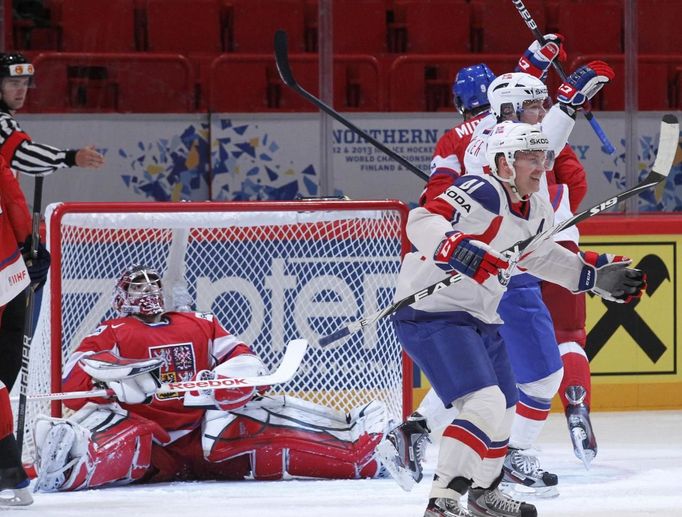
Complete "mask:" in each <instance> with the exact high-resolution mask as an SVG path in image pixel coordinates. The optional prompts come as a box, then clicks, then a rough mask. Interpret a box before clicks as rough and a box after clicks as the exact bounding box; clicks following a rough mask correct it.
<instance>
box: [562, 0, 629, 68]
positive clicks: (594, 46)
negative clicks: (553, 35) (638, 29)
mask: <svg viewBox="0 0 682 517" xmlns="http://www.w3.org/2000/svg"><path fill="white" fill-rule="evenodd" d="M557 12H558V18H557V24H558V27H557V29H556V30H557V31H558V32H560V33H561V34H563V35H564V36H565V37H566V50H567V52H569V55H570V56H578V55H580V54H597V53H600V52H603V53H605V54H616V53H620V52H623V2H622V1H621V0H564V1H563V2H561V6H560V9H558V11H557Z"/></svg>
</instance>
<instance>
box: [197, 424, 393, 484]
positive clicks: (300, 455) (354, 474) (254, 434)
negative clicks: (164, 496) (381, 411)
mask: <svg viewBox="0 0 682 517" xmlns="http://www.w3.org/2000/svg"><path fill="white" fill-rule="evenodd" d="M381 437H382V435H381V434H363V435H361V436H360V437H359V439H358V440H356V441H354V442H350V441H344V440H339V439H337V438H335V437H334V436H332V435H330V434H328V433H324V432H312V431H306V430H303V429H295V428H292V427H281V426H275V425H267V426H265V427H264V426H263V423H261V422H258V421H255V420H252V419H249V418H245V417H242V416H239V417H237V418H236V419H234V420H233V421H232V422H231V423H230V424H229V425H227V426H226V427H225V428H224V429H223V431H222V432H221V434H220V436H219V437H218V438H217V439H216V440H215V441H214V446H213V448H212V449H211V450H210V451H208V456H207V460H208V461H210V462H223V461H226V460H231V459H233V458H236V457H238V456H242V455H247V456H248V457H249V458H250V459H251V474H252V475H253V477H254V478H255V479H261V480H277V479H282V477H283V476H284V474H285V472H286V473H287V474H289V475H291V476H305V477H318V478H328V479H358V478H366V477H374V476H375V475H376V473H377V471H378V470H379V465H378V462H377V460H376V459H374V449H375V448H376V446H377V445H378V444H379V442H380V441H381Z"/></svg>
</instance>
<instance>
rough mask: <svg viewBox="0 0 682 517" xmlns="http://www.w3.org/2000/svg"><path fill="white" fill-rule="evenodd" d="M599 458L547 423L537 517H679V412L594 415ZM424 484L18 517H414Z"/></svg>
mask: <svg viewBox="0 0 682 517" xmlns="http://www.w3.org/2000/svg"><path fill="white" fill-rule="evenodd" d="M593 423H594V427H595V430H596V435H597V439H598V442H599V455H598V456H597V459H596V460H595V463H594V464H593V466H592V469H591V470H590V471H589V472H587V471H585V469H584V468H583V466H582V464H581V463H580V462H579V461H578V460H577V459H576V458H575V457H574V456H573V452H572V450H571V447H570V442H569V438H568V431H567V430H566V424H565V421H564V417H563V416H562V415H558V414H552V415H551V416H550V419H549V422H548V424H547V426H546V427H545V429H544V431H543V434H542V437H541V440H540V447H541V448H542V463H543V466H545V467H546V468H547V469H548V470H551V471H553V472H556V473H557V474H559V486H560V492H561V495H560V496H559V497H557V498H555V499H540V500H537V499H536V500H533V502H534V503H535V505H536V506H537V507H538V515H540V516H557V517H568V516H571V517H573V516H584V517H594V516H600V517H601V516H608V517H610V516H614V517H616V516H618V517H621V516H627V517H643V516H654V515H655V516H660V517H678V516H679V517H682V411H665V412H663V411H660V412H653V411H650V412H637V413H596V414H594V415H593ZM436 452H437V444H435V445H432V446H430V448H429V450H428V454H427V457H428V461H427V465H426V474H425V480H424V481H422V483H421V484H419V485H417V486H416V487H415V488H414V490H413V491H412V492H410V493H406V492H403V491H402V490H401V489H400V488H399V487H398V485H396V484H395V483H394V482H393V481H392V480H390V479H385V480H362V481H312V480H311V481H308V480H303V481H299V480H295V481H283V482H281V481H274V482H254V481H241V482H210V483H206V482H204V483H172V484H163V485H149V486H138V487H121V488H109V489H103V490H92V491H88V492H80V493H62V494H36V495H35V503H34V504H33V506H30V507H26V508H15V509H11V510H7V511H8V512H15V514H16V515H17V516H19V515H21V517H28V516H65V517H67V516H68V517H85V516H88V517H137V516H153V517H157V516H158V517H168V516H175V517H194V516H202V517H222V516H225V517H251V516H252V517H269V516H273V517H356V516H359V517H365V516H366V517H421V516H422V515H423V511H424V507H425V504H426V499H427V494H428V491H429V485H430V482H429V480H430V478H431V476H432V475H433V470H434V464H435V458H436ZM7 515H8V516H9V514H7Z"/></svg>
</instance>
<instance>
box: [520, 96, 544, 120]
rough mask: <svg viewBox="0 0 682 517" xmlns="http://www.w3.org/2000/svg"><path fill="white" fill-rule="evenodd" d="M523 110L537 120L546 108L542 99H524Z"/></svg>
mask: <svg viewBox="0 0 682 517" xmlns="http://www.w3.org/2000/svg"><path fill="white" fill-rule="evenodd" d="M523 112H524V113H527V114H528V115H529V116H531V117H533V118H535V119H538V120H539V119H540V117H543V116H544V115H545V113H547V108H545V103H544V101H543V102H542V103H539V102H538V101H524V103H523Z"/></svg>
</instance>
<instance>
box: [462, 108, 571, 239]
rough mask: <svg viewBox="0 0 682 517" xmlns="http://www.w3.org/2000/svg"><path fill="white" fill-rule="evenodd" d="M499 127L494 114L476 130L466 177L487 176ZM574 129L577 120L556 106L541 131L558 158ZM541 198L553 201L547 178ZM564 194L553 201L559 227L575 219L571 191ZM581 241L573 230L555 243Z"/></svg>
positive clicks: (466, 156) (466, 160)
mask: <svg viewBox="0 0 682 517" xmlns="http://www.w3.org/2000/svg"><path fill="white" fill-rule="evenodd" d="M496 124H497V118H496V117H495V115H493V114H492V113H491V114H489V115H488V116H486V117H485V118H484V119H483V120H481V122H480V123H479V124H478V125H477V126H476V129H475V130H474V134H473V135H472V137H471V142H469V145H468V146H467V148H466V151H465V152H464V170H466V173H467V174H485V173H487V172H488V171H489V167H488V160H487V158H486V156H485V148H486V143H487V141H488V136H489V135H490V132H491V130H492V128H493V127H495V125H496ZM574 125H575V120H573V118H571V117H569V116H568V115H567V114H566V113H564V112H563V111H561V109H560V108H559V106H558V105H556V104H555V105H554V106H552V107H551V108H550V110H549V112H548V113H547V115H546V116H545V118H544V120H543V121H542V123H541V124H540V128H541V129H542V132H543V133H545V135H547V138H548V139H549V141H550V143H551V146H552V149H553V150H554V152H555V154H557V155H558V154H559V153H560V152H561V151H562V150H563V148H564V146H565V145H566V143H567V141H568V136H569V135H570V134H571V131H572V130H573V126H574ZM538 194H541V195H543V196H545V197H547V198H550V195H549V190H548V186H547V178H546V177H545V176H543V177H542V181H541V182H540V191H539V192H538ZM561 194H562V196H561V198H559V199H551V198H550V200H551V202H552V205H553V206H554V210H555V212H556V214H555V218H556V222H557V223H560V222H563V221H565V220H567V219H569V218H571V217H572V216H573V214H572V213H571V209H570V206H569V202H568V187H566V188H565V191H562V192H561ZM579 238H580V234H579V233H578V228H577V227H576V226H572V227H570V228H567V229H566V230H564V231H563V232H561V233H559V234H557V235H556V236H555V239H554V240H556V241H557V242H560V241H573V242H575V243H576V244H578V240H579Z"/></svg>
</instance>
